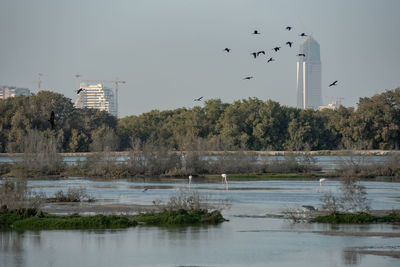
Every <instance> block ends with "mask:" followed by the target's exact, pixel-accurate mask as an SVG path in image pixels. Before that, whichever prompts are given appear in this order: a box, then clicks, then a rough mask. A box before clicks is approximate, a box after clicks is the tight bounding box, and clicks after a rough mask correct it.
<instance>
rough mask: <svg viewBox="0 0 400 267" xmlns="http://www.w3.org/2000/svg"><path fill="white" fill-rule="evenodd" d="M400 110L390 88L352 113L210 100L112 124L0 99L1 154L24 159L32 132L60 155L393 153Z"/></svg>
mask: <svg viewBox="0 0 400 267" xmlns="http://www.w3.org/2000/svg"><path fill="white" fill-rule="evenodd" d="M399 107H400V88H397V89H394V90H388V91H386V92H384V93H381V94H377V95H374V96H372V97H365V98H360V99H359V103H358V108H357V109H354V108H353V107H348V108H346V107H343V106H341V107H340V108H339V109H338V110H329V109H324V110H321V111H315V110H312V109H307V110H301V109H297V108H293V107H287V106H282V105H280V104H279V103H278V102H275V101H272V100H268V101H262V100H260V99H258V98H248V99H243V100H238V101H235V102H233V103H223V102H222V101H221V100H220V99H210V100H207V101H205V102H204V104H203V106H202V107H201V106H195V107H193V108H190V109H188V108H178V109H175V110H166V111H159V110H152V111H150V112H146V113H143V114H141V115H137V116H136V115H133V116H127V117H124V118H121V119H119V120H118V119H117V118H116V117H114V116H112V115H110V114H109V113H107V112H105V111H100V110H95V109H76V108H74V107H73V104H72V101H71V99H69V98H66V97H64V96H63V95H61V94H57V93H53V92H49V91H41V92H39V93H38V94H37V95H32V96H30V97H25V96H18V97H14V98H8V99H5V100H0V152H23V147H24V145H23V144H24V142H25V143H26V142H29V140H25V139H26V136H27V133H28V132H29V131H32V130H35V131H38V132H39V133H40V134H41V135H43V136H46V137H52V138H55V140H56V142H57V144H58V150H59V151H60V152H87V151H105V150H107V151H124V150H129V149H132V148H134V146H136V147H137V146H138V145H139V146H140V144H142V145H143V144H146V143H152V144H156V145H157V144H158V145H163V146H166V147H168V148H169V149H171V150H199V149H202V150H237V149H241V150H296V151H297V150H335V149H399V142H400V109H399ZM51 111H54V113H55V122H56V124H55V127H54V129H53V130H52V129H51V127H50V123H49V122H48V119H49V116H50V113H51Z"/></svg>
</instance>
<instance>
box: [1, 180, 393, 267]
mask: <svg viewBox="0 0 400 267" xmlns="http://www.w3.org/2000/svg"><path fill="white" fill-rule="evenodd" d="M228 180H229V178H228ZM165 181H167V182H165ZM219 182H220V181H218V183H213V182H203V181H202V180H200V179H196V178H195V179H194V181H193V183H194V184H192V186H191V188H190V190H196V191H198V192H199V193H200V194H202V195H206V196H209V198H210V200H211V201H214V202H216V203H218V202H219V201H226V200H229V202H230V203H231V205H232V206H231V208H230V209H227V210H224V211H223V215H224V217H226V218H227V219H229V222H224V223H222V224H220V225H218V226H195V227H171V228H164V227H146V226H138V227H135V228H129V229H124V230H113V231H109V230H106V231H90V230H88V231H38V232H29V231H28V232H24V233H16V232H3V233H0V240H1V241H0V242H1V243H0V244H1V246H0V266H21V267H23V266H24V267H25V266H96V267H101V266H244V265H247V266H277V265H279V266H293V265H296V266H299V267H300V266H381V267H382V266H399V264H400V260H399V259H398V258H397V259H396V258H393V257H386V256H375V255H370V254H364V253H359V252H360V251H362V252H365V251H368V250H378V251H380V250H384V251H387V250H395V251H400V238H399V237H384V234H387V233H396V234H398V233H400V227H399V226H393V225H387V224H380V225H363V226H359V225H345V226H336V227H331V226H330V225H325V224H295V225H293V224H291V223H290V222H289V221H287V220H285V219H282V218H277V217H273V216H266V215H267V214H280V213H282V211H283V210H285V209H288V208H300V207H301V205H313V206H315V207H318V206H319V204H320V200H319V199H320V197H321V196H322V195H323V193H324V192H326V191H334V192H335V191H336V190H337V189H338V186H339V183H338V182H336V181H327V182H326V183H325V185H324V186H322V187H321V186H319V182H318V181H249V182H240V181H234V182H233V181H230V182H229V187H228V190H226V189H227V188H226V187H225V185H223V184H221V183H219ZM28 185H29V186H30V187H31V188H32V190H35V191H41V192H44V193H46V194H47V195H51V194H54V192H56V191H57V190H60V189H62V190H67V189H68V188H80V187H85V188H87V192H88V193H89V194H91V195H93V196H94V197H95V198H96V199H101V201H103V202H104V203H108V204H109V203H125V204H151V202H152V201H153V200H155V199H161V200H167V199H168V198H169V197H170V196H171V195H172V194H175V193H177V192H178V191H179V190H181V189H184V190H188V185H187V181H186V180H184V179H164V180H160V179H145V180H143V181H141V180H120V181H112V182H108V181H93V180H85V179H65V180H58V181H48V180H36V181H29V183H28ZM363 185H364V186H366V188H367V192H368V198H369V199H370V201H371V206H372V208H373V209H400V184H399V183H386V182H363ZM143 188H149V189H148V190H147V191H146V192H143ZM327 232H328V233H337V235H327V234H326V233H327ZM342 232H346V233H370V234H371V235H370V236H369V235H367V236H349V235H344V234H342ZM380 233H382V235H380Z"/></svg>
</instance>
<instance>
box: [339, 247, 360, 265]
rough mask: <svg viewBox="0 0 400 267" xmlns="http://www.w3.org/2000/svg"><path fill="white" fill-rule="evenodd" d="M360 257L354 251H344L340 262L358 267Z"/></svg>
mask: <svg viewBox="0 0 400 267" xmlns="http://www.w3.org/2000/svg"><path fill="white" fill-rule="evenodd" d="M361 258H362V255H361V254H360V253H358V252H357V251H355V250H354V249H344V250H343V252H342V260H343V263H344V264H345V265H358V264H360V263H361Z"/></svg>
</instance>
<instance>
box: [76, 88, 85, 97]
mask: <svg viewBox="0 0 400 267" xmlns="http://www.w3.org/2000/svg"><path fill="white" fill-rule="evenodd" d="M83 90H85V89H83V88H79V89H78V90H76V93H77V94H78V95H79V93H80V92H82V91H83Z"/></svg>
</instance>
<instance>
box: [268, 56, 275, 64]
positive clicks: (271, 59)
mask: <svg viewBox="0 0 400 267" xmlns="http://www.w3.org/2000/svg"><path fill="white" fill-rule="evenodd" d="M271 61H275V59H273V58H272V57H270V58H269V59H268V61H267V63H269V62H271Z"/></svg>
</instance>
